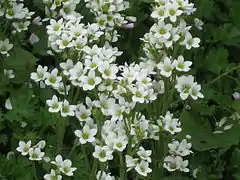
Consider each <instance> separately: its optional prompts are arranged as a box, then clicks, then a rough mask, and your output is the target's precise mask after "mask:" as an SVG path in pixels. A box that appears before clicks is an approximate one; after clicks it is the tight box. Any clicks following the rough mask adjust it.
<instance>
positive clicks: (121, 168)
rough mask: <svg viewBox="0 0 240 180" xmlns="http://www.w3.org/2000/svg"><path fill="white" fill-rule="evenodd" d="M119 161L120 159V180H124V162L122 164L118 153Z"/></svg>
mask: <svg viewBox="0 0 240 180" xmlns="http://www.w3.org/2000/svg"><path fill="white" fill-rule="evenodd" d="M118 155H119V159H120V180H124V179H125V168H124V162H123V156H122V153H121V152H118Z"/></svg>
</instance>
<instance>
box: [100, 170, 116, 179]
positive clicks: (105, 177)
mask: <svg viewBox="0 0 240 180" xmlns="http://www.w3.org/2000/svg"><path fill="white" fill-rule="evenodd" d="M96 179H97V180H115V178H114V177H113V176H111V173H108V174H107V173H106V172H105V171H98V173H97V175H96Z"/></svg>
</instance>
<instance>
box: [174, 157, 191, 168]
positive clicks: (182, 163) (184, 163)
mask: <svg viewBox="0 0 240 180" xmlns="http://www.w3.org/2000/svg"><path fill="white" fill-rule="evenodd" d="M176 163H177V165H178V167H179V170H180V171H183V172H189V169H188V168H187V166H188V160H183V158H182V157H180V156H177V157H176Z"/></svg>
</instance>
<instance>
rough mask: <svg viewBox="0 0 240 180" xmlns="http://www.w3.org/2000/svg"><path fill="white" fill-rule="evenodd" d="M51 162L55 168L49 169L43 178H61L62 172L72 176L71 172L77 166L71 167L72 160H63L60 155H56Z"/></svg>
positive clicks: (49, 179)
mask: <svg viewBox="0 0 240 180" xmlns="http://www.w3.org/2000/svg"><path fill="white" fill-rule="evenodd" d="M51 164H54V165H55V166H56V169H55V170H54V169H51V171H50V173H49V174H45V175H44V179H45V180H52V179H56V180H61V179H62V174H63V175H66V176H73V172H74V171H76V170H77V168H75V167H72V161H71V160H69V159H65V160H63V158H62V156H61V155H57V156H56V158H55V161H51Z"/></svg>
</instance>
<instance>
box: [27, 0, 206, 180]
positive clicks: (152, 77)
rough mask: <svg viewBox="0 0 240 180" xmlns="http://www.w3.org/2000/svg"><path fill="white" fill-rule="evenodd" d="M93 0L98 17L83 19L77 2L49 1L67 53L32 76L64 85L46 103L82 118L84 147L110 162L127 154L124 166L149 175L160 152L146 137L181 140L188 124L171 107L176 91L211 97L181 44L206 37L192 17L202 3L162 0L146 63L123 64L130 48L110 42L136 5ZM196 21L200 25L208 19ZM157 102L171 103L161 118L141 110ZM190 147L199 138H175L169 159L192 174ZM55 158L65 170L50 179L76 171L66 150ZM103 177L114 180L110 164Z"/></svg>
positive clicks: (58, 48) (53, 37)
mask: <svg viewBox="0 0 240 180" xmlns="http://www.w3.org/2000/svg"><path fill="white" fill-rule="evenodd" d="M85 2H86V6H87V7H88V8H90V10H91V12H93V13H94V14H95V16H96V21H97V23H92V24H87V25H85V24H84V23H82V22H81V21H82V18H83V17H82V16H81V15H80V14H78V13H76V12H75V11H74V9H75V7H76V4H74V3H75V2H73V1H61V0H58V1H57V0H55V1H51V0H47V1H44V3H45V4H46V5H47V7H50V11H51V13H52V14H51V15H50V17H51V19H50V25H48V26H47V33H48V35H49V36H48V43H49V47H50V48H51V49H52V50H53V52H54V53H56V55H58V57H60V58H59V59H58V64H57V66H56V67H54V68H48V67H46V66H44V67H43V66H41V65H38V67H37V71H36V72H33V73H31V79H32V80H33V81H35V82H36V83H39V84H40V87H42V88H45V87H47V88H52V89H53V90H56V93H55V95H53V96H52V97H51V98H50V99H48V100H46V104H47V105H48V110H49V112H51V113H60V115H61V117H64V119H63V118H62V119H61V118H60V119H59V121H63V120H70V118H69V119H68V118H67V117H68V116H71V120H72V119H77V120H79V125H78V127H76V129H75V130H74V134H75V136H76V137H77V140H78V143H79V144H81V147H83V146H84V145H86V144H88V145H91V146H93V147H94V148H93V149H94V151H93V153H92V155H93V157H94V162H96V161H97V162H100V163H104V164H106V167H107V166H108V162H109V161H111V160H113V159H114V158H115V155H116V154H119V156H120V157H119V158H120V160H121V161H122V162H121V167H127V171H130V170H135V171H136V172H137V173H138V174H139V175H141V176H148V174H149V173H151V172H152V169H151V163H152V158H151V156H152V150H145V148H144V145H143V141H145V140H156V141H158V140H159V137H160V136H165V135H167V136H168V137H174V138H175V135H176V134H177V133H179V132H181V130H182V128H181V122H180V121H179V119H178V118H174V117H173V114H172V113H170V112H169V111H168V106H167V102H165V101H167V99H171V98H173V94H172V93H174V92H175V91H177V92H178V93H179V94H180V97H181V99H182V100H186V99H187V98H188V97H192V99H194V100H196V99H198V98H203V95H202V93H201V92H200V90H201V86H200V85H199V84H197V83H196V82H195V81H194V77H193V76H191V75H189V76H185V75H183V73H186V72H189V71H190V67H191V65H192V62H191V61H188V60H184V57H183V56H182V55H181V54H180V53H179V52H178V48H177V47H179V48H183V49H187V50H189V49H191V48H197V47H199V43H200V39H199V38H197V37H192V35H191V33H190V29H191V28H192V27H190V26H187V25H186V21H185V20H184V17H185V16H186V15H190V14H191V13H193V12H194V11H195V8H194V7H193V4H192V3H188V1H187V0H169V1H166V0H156V1H155V3H154V11H153V13H152V14H151V16H152V17H153V18H154V19H155V20H156V21H157V22H156V23H155V24H154V25H153V26H152V27H151V29H150V32H149V33H147V34H145V36H144V38H143V39H142V40H143V42H144V45H143V50H144V52H145V55H146V57H142V58H141V59H142V60H143V62H140V63H139V64H137V63H131V64H127V63H125V64H123V65H118V64H117V63H116V60H117V58H118V57H119V56H120V55H121V54H122V52H121V51H119V50H118V48H116V47H113V46H111V45H110V44H109V43H110V42H115V41H117V31H115V30H114V27H115V26H127V25H129V24H128V23H129V22H134V21H135V19H134V18H133V17H125V16H124V15H122V14H120V12H121V11H123V10H125V9H126V8H128V6H129V5H128V3H126V2H125V1H123V0H110V1H102V0H97V1H95V0H85ZM76 3H78V1H76ZM67 7H68V8H70V9H71V10H69V11H67V12H68V14H61V13H60V14H61V15H60V18H59V19H57V18H58V16H57V15H56V16H55V15H54V12H56V10H59V9H60V11H61V12H63V11H64V10H65V9H67ZM195 21H196V22H195V24H197V25H198V29H200V28H199V27H200V22H199V21H200V20H199V21H197V20H195ZM197 25H196V26H197ZM179 54H180V55H179ZM80 94H84V98H82V97H81V98H79V97H80ZM80 99H81V101H80ZM83 99H84V100H83ZM159 99H160V100H161V101H159ZM156 100H157V103H159V102H161V103H162V104H163V105H164V106H166V107H162V108H161V109H160V107H157V108H159V109H160V110H161V112H160V113H158V112H157V113H156V114H157V115H156V116H153V117H152V114H151V113H150V111H149V112H147V113H146V112H142V111H141V110H138V108H139V107H141V106H142V105H148V104H151V103H154V102H155V101H156ZM162 104H161V106H162ZM165 104H166V105H165ZM159 109H157V111H159ZM164 113H166V114H165V115H164V116H163V115H162V114H164ZM74 117H75V118H74ZM168 142H169V141H168ZM190 148H191V143H188V142H187V140H186V139H184V140H182V141H181V142H179V141H178V140H173V141H172V143H169V153H170V155H169V156H167V157H165V159H164V167H165V168H166V169H167V170H169V171H175V170H180V171H183V172H188V171H189V170H188V168H187V166H188V160H183V158H182V157H185V156H187V155H189V154H190V153H192V151H191V150H190ZM123 154H124V155H125V156H123ZM123 157H125V162H123V161H124V160H123V159H124V158H123ZM162 159H163V158H162ZM159 161H160V160H159ZM54 162H55V164H56V165H57V167H58V170H51V173H50V174H48V175H46V177H47V178H49V179H50V177H54V178H55V179H61V176H60V174H59V172H62V173H65V174H66V173H68V172H69V174H66V175H70V174H72V172H73V171H74V170H75V169H74V168H73V169H71V163H69V162H68V163H65V164H67V165H66V167H65V165H63V164H64V163H63V162H65V161H63V160H62V158H60V157H58V156H57V157H56V160H55V161H54ZM58 162H61V163H58ZM162 163H163V162H162ZM63 166H64V168H63ZM65 168H66V169H67V172H66V171H64V169H65ZM97 170H98V169H97ZM97 170H96V172H94V173H97ZM63 171H64V172H63ZM96 177H97V179H114V177H113V176H111V174H110V173H108V172H107V168H105V169H104V171H99V172H98V173H97V176H96ZM45 179H46V178H45Z"/></svg>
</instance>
